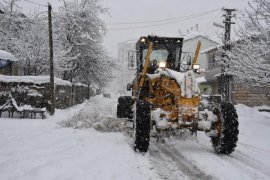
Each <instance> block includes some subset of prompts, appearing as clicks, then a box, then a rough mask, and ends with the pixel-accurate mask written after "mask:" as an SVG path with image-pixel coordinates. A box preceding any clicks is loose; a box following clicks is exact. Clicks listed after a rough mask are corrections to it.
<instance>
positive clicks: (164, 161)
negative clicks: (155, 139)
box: [149, 144, 190, 180]
mask: <svg viewBox="0 0 270 180" xmlns="http://www.w3.org/2000/svg"><path fill="white" fill-rule="evenodd" d="M149 154H150V160H151V162H152V163H153V166H154V167H155V169H156V172H157V174H158V175H159V176H160V178H161V179H166V180H175V179H190V178H188V177H187V176H185V175H184V174H183V173H182V172H181V171H179V169H178V168H177V165H176V164H175V162H173V161H172V160H171V158H168V157H167V156H165V155H164V153H162V152H161V151H160V149H158V148H157V147H156V146H155V145H153V144H151V146H150V149H149Z"/></svg>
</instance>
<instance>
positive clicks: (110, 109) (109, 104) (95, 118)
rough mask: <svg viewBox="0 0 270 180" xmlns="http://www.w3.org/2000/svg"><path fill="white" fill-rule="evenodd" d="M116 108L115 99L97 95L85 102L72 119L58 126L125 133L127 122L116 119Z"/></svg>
mask: <svg viewBox="0 0 270 180" xmlns="http://www.w3.org/2000/svg"><path fill="white" fill-rule="evenodd" d="M116 108H117V99H109V98H105V97H103V96H102V95H98V96H95V97H93V98H91V99H90V100H88V101H86V102H85V103H84V106H83V108H82V109H81V110H80V111H79V112H78V113H77V114H75V115H74V116H73V117H71V118H70V119H68V120H67V121H61V122H59V124H60V125H61V126H63V127H72V128H75V129H77V128H79V129H80V128H94V129H96V130H99V131H106V132H125V131H127V129H128V127H127V120H126V119H117V118H116ZM112 115H113V116H112Z"/></svg>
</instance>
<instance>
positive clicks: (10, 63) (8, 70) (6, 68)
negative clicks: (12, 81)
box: [0, 50, 23, 76]
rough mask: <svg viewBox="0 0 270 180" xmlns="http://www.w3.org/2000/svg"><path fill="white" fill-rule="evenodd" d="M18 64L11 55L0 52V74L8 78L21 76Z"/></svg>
mask: <svg viewBox="0 0 270 180" xmlns="http://www.w3.org/2000/svg"><path fill="white" fill-rule="evenodd" d="M18 63H19V61H18V59H17V58H16V57H15V56H14V55H13V54H11V53H9V52H7V51H4V50H0V74H2V75H10V76H17V75H23V72H22V70H20V68H19V66H18Z"/></svg>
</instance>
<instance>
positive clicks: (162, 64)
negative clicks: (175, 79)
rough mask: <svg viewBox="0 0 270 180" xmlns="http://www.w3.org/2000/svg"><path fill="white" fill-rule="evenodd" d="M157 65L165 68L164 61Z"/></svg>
mask: <svg viewBox="0 0 270 180" xmlns="http://www.w3.org/2000/svg"><path fill="white" fill-rule="evenodd" d="M158 67H160V68H165V67H166V63H165V62H160V63H159V64H158Z"/></svg>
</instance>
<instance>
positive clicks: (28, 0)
mask: <svg viewBox="0 0 270 180" xmlns="http://www.w3.org/2000/svg"><path fill="white" fill-rule="evenodd" d="M23 1H25V2H28V3H31V4H36V5H39V6H43V7H48V5H44V4H39V3H37V2H33V1H30V0H23Z"/></svg>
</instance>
